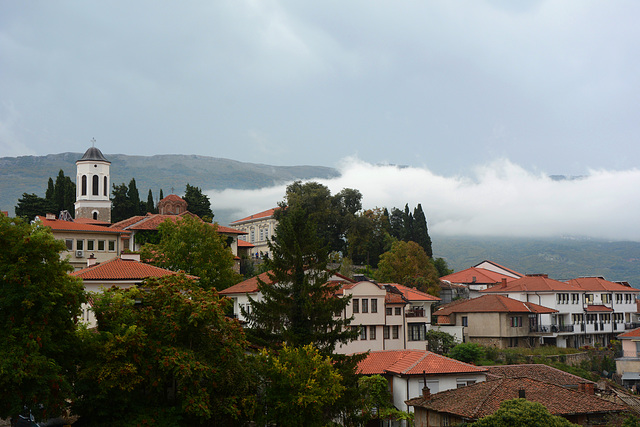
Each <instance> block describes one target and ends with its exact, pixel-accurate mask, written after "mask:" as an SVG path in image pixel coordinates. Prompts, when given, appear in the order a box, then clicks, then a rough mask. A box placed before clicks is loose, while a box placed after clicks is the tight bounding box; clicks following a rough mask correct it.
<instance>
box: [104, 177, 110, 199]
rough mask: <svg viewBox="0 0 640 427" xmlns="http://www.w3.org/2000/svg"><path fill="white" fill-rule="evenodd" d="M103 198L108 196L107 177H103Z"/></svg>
mask: <svg viewBox="0 0 640 427" xmlns="http://www.w3.org/2000/svg"><path fill="white" fill-rule="evenodd" d="M103 195H104V196H106V197H108V196H109V187H108V186H107V177H106V176H105V177H104V194H103Z"/></svg>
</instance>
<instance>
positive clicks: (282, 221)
mask: <svg viewBox="0 0 640 427" xmlns="http://www.w3.org/2000/svg"><path fill="white" fill-rule="evenodd" d="M281 208H282V209H280V211H284V213H283V214H281V215H280V218H279V223H278V226H277V228H276V232H275V234H274V236H273V240H272V241H270V242H269V248H270V250H271V253H272V256H271V257H270V258H265V264H266V267H267V269H268V270H269V272H268V278H269V283H267V282H264V281H262V280H258V283H259V284H258V288H259V290H260V292H261V293H262V300H260V301H257V300H251V301H250V304H251V310H250V312H249V313H245V315H246V316H247V319H248V321H249V323H250V325H251V327H250V329H249V331H248V334H249V336H250V337H252V339H253V340H254V341H255V342H256V343H260V344H262V345H268V346H272V347H274V346H275V347H277V346H279V345H281V344H287V345H291V346H294V347H300V346H304V345H307V344H312V345H314V346H316V347H317V348H318V349H319V350H320V351H321V352H322V353H323V354H331V353H332V352H333V350H334V348H335V346H336V345H337V344H339V343H347V342H349V341H351V340H352V339H354V338H355V334H356V332H355V331H351V330H350V329H348V328H347V327H348V326H349V323H350V321H351V319H344V318H342V317H341V316H340V313H342V311H343V310H344V309H345V307H346V306H347V305H348V304H349V301H350V300H349V299H348V298H339V297H337V296H336V295H335V292H336V290H337V286H338V285H332V284H329V283H328V279H329V277H330V273H329V272H328V271H327V248H326V246H325V245H323V243H322V240H321V239H320V238H319V237H318V235H317V225H316V224H315V223H314V222H313V221H310V220H309V215H307V213H306V211H305V210H304V209H302V208H300V207H289V208H286V207H285V206H283V205H282V206H281Z"/></svg>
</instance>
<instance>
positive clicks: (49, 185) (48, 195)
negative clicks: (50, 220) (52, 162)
mask: <svg viewBox="0 0 640 427" xmlns="http://www.w3.org/2000/svg"><path fill="white" fill-rule="evenodd" d="M54 192H55V186H54V185H53V178H51V177H49V182H48V183H47V192H46V193H45V194H44V198H45V199H47V200H53V194H54Z"/></svg>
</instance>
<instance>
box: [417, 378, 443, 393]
mask: <svg viewBox="0 0 640 427" xmlns="http://www.w3.org/2000/svg"><path fill="white" fill-rule="evenodd" d="M419 384H420V391H422V389H423V388H424V387H425V386H426V387H427V388H428V389H429V392H430V393H431V394H435V393H438V392H439V391H440V381H438V380H427V382H426V384H425V382H424V380H423V379H421V380H420V383H419Z"/></svg>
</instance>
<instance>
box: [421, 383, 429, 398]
mask: <svg viewBox="0 0 640 427" xmlns="http://www.w3.org/2000/svg"><path fill="white" fill-rule="evenodd" d="M422 398H423V399H424V400H431V390H429V387H427V386H426V385H425V386H424V387H422Z"/></svg>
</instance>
